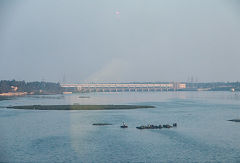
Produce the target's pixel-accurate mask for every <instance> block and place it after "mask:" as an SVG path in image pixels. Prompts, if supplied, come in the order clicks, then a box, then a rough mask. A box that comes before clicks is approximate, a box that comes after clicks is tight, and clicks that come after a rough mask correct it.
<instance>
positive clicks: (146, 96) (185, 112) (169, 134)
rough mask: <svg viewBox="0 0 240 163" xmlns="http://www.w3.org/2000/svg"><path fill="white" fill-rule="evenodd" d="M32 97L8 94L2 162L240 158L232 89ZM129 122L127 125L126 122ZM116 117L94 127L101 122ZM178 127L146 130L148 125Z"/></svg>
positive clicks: (1, 127)
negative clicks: (84, 107) (85, 107)
mask: <svg viewBox="0 0 240 163" xmlns="http://www.w3.org/2000/svg"><path fill="white" fill-rule="evenodd" d="M86 96H90V98H79V94H72V95H51V96H28V97H20V98H16V99H13V100H6V101H0V106H1V108H0V110H1V111H0V132H1V136H0V138H1V139H0V147H1V148H0V153H1V161H7V162H15V161H19V160H21V161H23V162H24V161H26V162H29V161H30V162H39V161H43V162H54V161H57V162H70V161H73V162H79V161H81V162H112V161H114V162H120V161H123V162H141V161H146V162H155V161H156V160H157V161H162V162H171V161H173V162H206V161H212V162H238V161H240V157H239V152H240V141H239V139H238V138H239V136H240V133H239V129H240V126H239V124H238V123H234V122H229V121H227V120H229V119H233V118H239V117H240V110H239V108H240V102H239V99H240V97H239V96H237V95H235V94H233V93H231V92H136V93H135V92H131V93H129V92H122V93H90V94H86ZM76 103H78V104H143V105H153V106H156V108H151V109H134V110H102V111H66V110H65V111H56V110H55V111H46V110H45V111H43V110H42V111H40V110H38V111H37V110H14V109H6V108H4V107H6V106H9V105H32V104H42V105H43V104H45V105H47V104H76ZM123 121H124V122H126V123H127V125H128V126H129V128H127V129H121V128H120V125H121V123H122V122H123ZM101 122H105V123H112V124H113V125H110V126H93V125H92V124H93V123H101ZM174 122H177V123H178V127H177V128H171V129H160V130H159V129H155V130H138V129H136V128H135V127H136V126H140V125H146V124H155V125H157V124H165V123H169V124H172V123H174Z"/></svg>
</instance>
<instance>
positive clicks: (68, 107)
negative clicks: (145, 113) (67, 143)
mask: <svg viewBox="0 0 240 163" xmlns="http://www.w3.org/2000/svg"><path fill="white" fill-rule="evenodd" d="M7 108H9V109H23V110H130V109H147V108H155V106H150V105H22V106H9V107H7Z"/></svg>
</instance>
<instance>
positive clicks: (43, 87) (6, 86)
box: [0, 80, 62, 94]
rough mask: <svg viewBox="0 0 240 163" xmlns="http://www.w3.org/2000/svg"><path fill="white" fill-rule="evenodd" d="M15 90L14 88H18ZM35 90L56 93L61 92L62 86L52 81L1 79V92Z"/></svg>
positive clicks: (36, 91)
mask: <svg viewBox="0 0 240 163" xmlns="http://www.w3.org/2000/svg"><path fill="white" fill-rule="evenodd" d="M16 87H17V89H15V90H14V88H16ZM15 91H16V92H28V93H30V92H34V94H55V93H61V92H62V88H61V85H60V84H59V83H52V82H37V81H36V82H25V81H16V80H1V81H0V93H6V92H15Z"/></svg>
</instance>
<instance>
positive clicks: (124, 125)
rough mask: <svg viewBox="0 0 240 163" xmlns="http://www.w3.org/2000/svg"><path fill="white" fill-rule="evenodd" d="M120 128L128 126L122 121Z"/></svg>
mask: <svg viewBox="0 0 240 163" xmlns="http://www.w3.org/2000/svg"><path fill="white" fill-rule="evenodd" d="M120 127H121V128H128V126H127V125H126V124H125V123H124V122H123V125H122V126H120Z"/></svg>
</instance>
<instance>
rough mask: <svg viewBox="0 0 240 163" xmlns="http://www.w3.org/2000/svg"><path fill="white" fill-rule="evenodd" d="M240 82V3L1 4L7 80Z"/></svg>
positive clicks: (90, 0)
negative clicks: (192, 78)
mask: <svg viewBox="0 0 240 163" xmlns="http://www.w3.org/2000/svg"><path fill="white" fill-rule="evenodd" d="M64 76H65V81H67V82H75V83H77V82H129V81H186V80H187V79H189V78H190V77H191V76H193V77H194V78H195V79H198V81H203V82H206V81H237V80H238V81H239V80H240V3H239V1H238V0H75V1H74V0H72V1H69V0H65V1H63V0H55V1H54V0H50V1H49V0H45V1H44V0H40V1H34V0H29V1H26V0H21V1H11V0H6V1H4V0H0V80H3V79H16V80H26V81H35V80H38V81H40V80H43V79H44V80H45V81H56V82H58V81H60V82H62V81H63V78H64Z"/></svg>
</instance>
